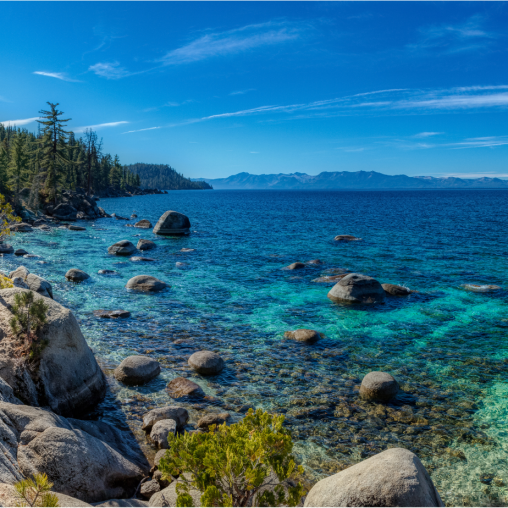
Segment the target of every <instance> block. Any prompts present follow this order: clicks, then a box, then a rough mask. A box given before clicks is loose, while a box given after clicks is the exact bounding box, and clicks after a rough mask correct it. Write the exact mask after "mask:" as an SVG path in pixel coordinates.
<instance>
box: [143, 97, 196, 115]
mask: <svg viewBox="0 0 508 508" xmlns="http://www.w3.org/2000/svg"><path fill="white" fill-rule="evenodd" d="M189 102H194V101H193V100H192V99H187V100H186V101H183V102H171V101H169V102H166V103H165V104H163V105H162V106H155V107H153V108H145V109H143V113H149V112H150V111H159V109H162V108H176V107H178V106H183V105H184V104H189Z"/></svg>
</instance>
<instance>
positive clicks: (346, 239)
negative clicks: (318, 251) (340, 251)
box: [334, 235, 361, 242]
mask: <svg viewBox="0 0 508 508" xmlns="http://www.w3.org/2000/svg"><path fill="white" fill-rule="evenodd" d="M334 240H335V241H336V242H356V241H358V240H361V238H358V237H357V236H353V235H337V236H336V237H335V238H334Z"/></svg>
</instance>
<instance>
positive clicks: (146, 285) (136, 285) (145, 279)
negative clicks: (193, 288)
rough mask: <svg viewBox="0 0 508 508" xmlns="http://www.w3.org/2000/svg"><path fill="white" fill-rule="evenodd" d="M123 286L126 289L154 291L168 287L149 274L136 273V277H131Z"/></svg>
mask: <svg viewBox="0 0 508 508" xmlns="http://www.w3.org/2000/svg"><path fill="white" fill-rule="evenodd" d="M125 287H126V288H127V289H134V290H137V291H149V292H156V291H162V290H163V289H165V288H166V287H168V285H167V284H166V283H165V282H162V281H161V280H159V279H157V278H156V277H152V276H150V275H136V277H132V279H130V280H129V281H128V282H127V284H126V286H125Z"/></svg>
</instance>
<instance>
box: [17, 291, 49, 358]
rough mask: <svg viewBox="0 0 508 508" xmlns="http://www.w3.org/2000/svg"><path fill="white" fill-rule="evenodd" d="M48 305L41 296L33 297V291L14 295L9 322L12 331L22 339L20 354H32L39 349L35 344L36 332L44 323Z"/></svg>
mask: <svg viewBox="0 0 508 508" xmlns="http://www.w3.org/2000/svg"><path fill="white" fill-rule="evenodd" d="M48 309H49V305H47V304H46V303H44V300H43V299H42V298H38V299H35V298H34V293H33V291H28V292H26V293H25V292H23V293H17V294H15V295H14V305H13V306H12V309H11V312H12V314H13V316H12V318H11V320H10V322H9V324H10V325H11V329H12V332H13V333H14V335H17V336H18V337H19V338H21V340H22V345H21V346H20V348H19V352H20V356H26V355H28V356H33V355H34V353H35V352H36V351H37V350H38V349H40V348H37V347H34V346H35V341H37V332H38V331H39V329H40V328H42V326H44V324H45V323H46V320H47V317H46V312H47V311H48Z"/></svg>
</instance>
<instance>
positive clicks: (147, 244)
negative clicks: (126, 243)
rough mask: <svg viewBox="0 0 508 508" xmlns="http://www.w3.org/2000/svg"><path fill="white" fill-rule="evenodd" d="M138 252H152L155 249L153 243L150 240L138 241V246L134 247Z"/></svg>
mask: <svg viewBox="0 0 508 508" xmlns="http://www.w3.org/2000/svg"><path fill="white" fill-rule="evenodd" d="M136 247H137V248H138V250H152V249H155V247H157V245H156V243H155V242H152V240H138V244H137V245H136Z"/></svg>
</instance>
